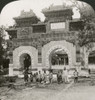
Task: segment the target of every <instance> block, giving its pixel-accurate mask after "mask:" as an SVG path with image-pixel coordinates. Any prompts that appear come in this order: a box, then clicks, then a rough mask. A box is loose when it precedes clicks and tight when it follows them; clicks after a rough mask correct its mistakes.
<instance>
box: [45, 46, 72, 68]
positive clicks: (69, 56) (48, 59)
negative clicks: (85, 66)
mask: <svg viewBox="0 0 95 100" xmlns="http://www.w3.org/2000/svg"><path fill="white" fill-rule="evenodd" d="M57 49H62V50H64V51H65V52H66V54H67V55H68V65H71V64H72V59H71V54H70V51H69V50H68V49H67V48H66V47H64V46H63V45H55V46H53V47H51V48H50V49H49V50H48V52H47V54H46V66H48V67H49V66H50V55H51V54H52V52H53V51H55V50H57Z"/></svg>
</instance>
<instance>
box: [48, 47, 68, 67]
mask: <svg viewBox="0 0 95 100" xmlns="http://www.w3.org/2000/svg"><path fill="white" fill-rule="evenodd" d="M49 61H50V65H51V67H53V66H59V67H60V66H66V65H69V59H68V54H67V53H66V51H65V50H64V49H61V48H57V49H55V50H53V51H52V52H51V53H50V56H49Z"/></svg>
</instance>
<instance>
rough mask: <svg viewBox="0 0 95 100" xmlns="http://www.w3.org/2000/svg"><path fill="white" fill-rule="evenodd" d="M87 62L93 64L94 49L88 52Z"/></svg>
mask: <svg viewBox="0 0 95 100" xmlns="http://www.w3.org/2000/svg"><path fill="white" fill-rule="evenodd" d="M88 64H89V65H95V50H94V51H92V52H90V54H89V56H88Z"/></svg>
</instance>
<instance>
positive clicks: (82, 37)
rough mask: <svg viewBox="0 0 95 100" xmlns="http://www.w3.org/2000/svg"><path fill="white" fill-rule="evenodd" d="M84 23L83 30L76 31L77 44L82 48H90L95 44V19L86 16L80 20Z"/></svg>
mask: <svg viewBox="0 0 95 100" xmlns="http://www.w3.org/2000/svg"><path fill="white" fill-rule="evenodd" d="M82 20H83V23H84V29H83V30H79V31H78V40H77V41H78V44H79V45H80V46H81V47H82V46H87V47H90V48H91V46H92V43H93V42H95V19H94V18H92V17H90V16H88V17H84V18H82Z"/></svg>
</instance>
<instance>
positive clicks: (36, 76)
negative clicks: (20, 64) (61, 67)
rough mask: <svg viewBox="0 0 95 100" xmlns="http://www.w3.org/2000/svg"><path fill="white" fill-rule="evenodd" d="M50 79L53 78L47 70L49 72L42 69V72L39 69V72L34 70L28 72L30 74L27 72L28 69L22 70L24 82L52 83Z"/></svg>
mask: <svg viewBox="0 0 95 100" xmlns="http://www.w3.org/2000/svg"><path fill="white" fill-rule="evenodd" d="M52 79H53V73H52V72H49V74H47V73H46V71H44V72H43V73H41V71H39V72H35V73H32V72H31V73H30V75H29V74H28V71H25V72H24V81H25V82H29V81H30V82H37V83H38V82H39V83H52Z"/></svg>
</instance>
